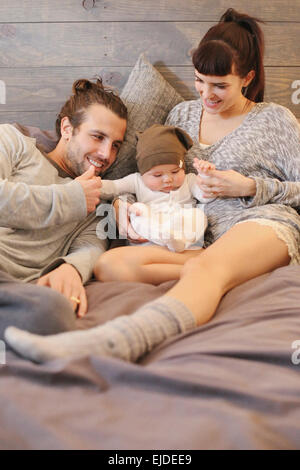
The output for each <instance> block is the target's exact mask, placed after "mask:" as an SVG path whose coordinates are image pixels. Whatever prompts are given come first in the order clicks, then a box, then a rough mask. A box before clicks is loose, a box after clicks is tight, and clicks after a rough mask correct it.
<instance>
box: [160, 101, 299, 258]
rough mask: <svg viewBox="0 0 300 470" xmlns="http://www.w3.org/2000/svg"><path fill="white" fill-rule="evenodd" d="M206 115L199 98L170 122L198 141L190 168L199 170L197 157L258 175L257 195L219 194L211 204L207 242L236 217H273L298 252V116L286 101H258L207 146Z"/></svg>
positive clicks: (219, 166)
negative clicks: (202, 137)
mask: <svg viewBox="0 0 300 470" xmlns="http://www.w3.org/2000/svg"><path fill="white" fill-rule="evenodd" d="M201 115H202V104H201V101H200V100H193V101H186V102H184V103H180V104H178V105H177V106H176V107H175V108H174V109H173V110H172V111H171V112H170V114H169V116H168V118H167V121H166V124H167V125H172V126H178V127H181V128H182V129H184V130H185V131H186V132H187V133H188V134H189V135H190V136H191V137H192V139H193V141H194V145H193V147H192V149H191V150H190V151H189V152H188V154H187V171H195V170H194V169H193V166H192V162H193V158H194V157H198V158H200V159H203V160H209V161H211V162H213V163H214V164H215V165H216V168H217V169H218V170H229V169H232V170H236V171H237V172H239V173H241V174H243V175H245V176H251V177H253V178H254V179H255V181H256V187H257V191H256V195H255V197H249V198H217V199H215V200H214V201H212V202H210V203H208V204H206V206H205V212H206V215H207V216H208V222H209V227H208V230H207V233H206V242H207V244H210V243H212V242H213V241H214V240H216V239H217V238H218V237H220V236H221V235H222V234H224V233H225V232H226V231H227V230H228V229H229V228H230V227H232V226H233V225H234V224H236V223H237V222H240V221H243V220H249V219H264V220H266V219H268V220H269V221H274V222H278V223H280V224H281V227H282V228H283V229H284V227H285V228H286V229H287V231H288V232H289V234H290V235H289V236H292V237H293V238H294V242H295V243H294V246H297V247H298V248H297V249H298V251H299V243H300V236H299V234H300V217H299V215H298V213H297V211H299V209H300V127H299V124H298V122H297V120H296V118H295V117H294V115H293V114H292V113H291V112H290V111H289V110H288V109H286V108H284V107H283V106H279V105H276V104H274V103H258V104H256V105H255V106H254V107H253V108H252V110H251V111H250V112H249V114H248V115H247V116H246V118H245V120H244V121H243V123H242V124H241V125H240V126H239V127H238V128H237V129H235V130H234V131H233V132H232V133H230V134H229V135H227V136H226V137H224V138H223V139H221V140H219V141H218V142H216V143H215V144H213V145H211V146H209V147H207V148H205V149H202V148H201V147H200V145H199V124H200V120H201ZM283 231H284V230H283ZM291 234H292V235H291ZM283 238H284V236H283Z"/></svg>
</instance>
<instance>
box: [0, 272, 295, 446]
mask: <svg viewBox="0 0 300 470" xmlns="http://www.w3.org/2000/svg"><path fill="white" fill-rule="evenodd" d="M171 285H172V283H165V284H162V285H161V286H159V287H153V286H149V285H145V284H137V283H118V282H111V283H105V285H104V284H100V283H91V284H90V285H89V286H88V296H89V306H90V310H89V314H88V315H87V317H86V318H85V319H84V320H81V321H80V323H78V326H79V327H80V328H87V327H91V326H94V325H95V324H99V323H101V322H104V321H107V320H109V319H112V318H114V317H116V316H118V315H121V314H129V313H131V312H132V311H134V310H136V308H138V307H139V306H140V305H142V304H143V303H145V302H147V301H150V300H152V299H154V298H156V297H157V296H158V295H161V294H163V293H164V292H165V291H166V290H167V289H168V288H169V287H170V286H171ZM296 340H300V267H299V266H288V267H285V268H280V269H278V270H276V271H275V272H273V273H271V274H270V275H264V276H261V277H259V278H257V279H254V280H252V281H249V282H247V283H246V284H244V285H242V286H239V287H237V288H235V289H234V290H232V291H231V292H229V293H228V294H227V295H226V296H225V297H224V298H223V300H222V302H221V304H220V306H219V308H218V310H217V313H216V315H215V317H214V318H213V320H212V321H211V322H210V323H209V324H208V325H205V326H202V327H199V328H197V329H196V330H195V331H193V332H191V333H188V334H184V335H182V336H180V337H177V338H173V339H171V340H169V341H167V342H166V343H164V344H163V345H161V346H160V347H158V348H156V349H155V350H154V351H153V352H152V353H150V354H149V355H148V356H146V357H145V358H144V359H143V360H141V361H140V363H139V364H129V363H125V362H122V361H119V360H116V359H110V358H101V357H95V356H91V357H87V358H84V359H81V360H57V361H53V362H49V363H47V364H45V365H36V364H33V363H31V362H28V361H25V360H23V359H22V358H20V357H17V356H16V355H15V354H13V353H12V352H10V351H8V352H7V364H6V365H5V366H0V424H1V426H0V448H1V449H103V450H104V449H115V450H118V449H119V450H121V449H128V450H130V449H299V448H300V364H299V365H297V364H293V363H292V360H291V358H292V354H293V353H295V354H296V353H297V351H295V350H294V349H293V348H292V343H293V342H294V341H296ZM299 358H300V352H299Z"/></svg>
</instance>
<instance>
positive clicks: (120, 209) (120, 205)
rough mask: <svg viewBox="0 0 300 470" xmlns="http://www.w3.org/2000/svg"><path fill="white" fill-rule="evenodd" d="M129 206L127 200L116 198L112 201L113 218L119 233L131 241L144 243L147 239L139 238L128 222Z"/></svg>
mask: <svg viewBox="0 0 300 470" xmlns="http://www.w3.org/2000/svg"><path fill="white" fill-rule="evenodd" d="M130 206H131V204H129V203H128V202H124V201H122V200H121V199H117V200H116V201H115V202H114V209H115V219H116V223H117V226H118V230H119V234H120V235H122V236H123V237H126V238H127V239H128V240H129V241H131V242H133V243H137V244H138V243H144V242H147V241H148V240H145V239H144V238H141V237H140V235H138V234H137V233H136V232H135V231H134V230H133V228H132V225H131V223H130Z"/></svg>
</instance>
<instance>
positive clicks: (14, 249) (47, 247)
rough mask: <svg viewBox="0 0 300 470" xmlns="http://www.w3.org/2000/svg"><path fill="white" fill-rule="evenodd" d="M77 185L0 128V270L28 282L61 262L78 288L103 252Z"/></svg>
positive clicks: (25, 141)
mask: <svg viewBox="0 0 300 470" xmlns="http://www.w3.org/2000/svg"><path fill="white" fill-rule="evenodd" d="M99 220H100V219H99V218H98V217H96V215H95V213H93V214H90V215H89V216H87V209H86V203H85V197H84V192H83V190H82V187H81V185H80V184H79V183H78V182H77V181H75V180H72V179H71V178H70V177H65V174H64V173H63V171H62V170H61V171H60V169H59V167H56V165H54V164H53V163H52V162H51V160H49V159H47V158H46V157H45V156H44V155H43V154H42V153H41V152H40V151H39V150H38V149H37V147H36V145H35V139H32V138H29V137H25V136H24V135H23V134H21V133H20V132H19V131H18V130H17V129H16V128H15V127H13V126H11V125H10V124H3V125H0V269H1V270H2V271H6V272H8V273H9V274H11V275H12V276H14V277H16V278H18V279H20V280H24V281H29V280H32V279H35V278H37V277H39V276H41V275H42V274H45V273H47V272H49V271H51V270H52V269H54V268H55V267H57V266H59V265H60V264H61V263H63V262H67V263H70V264H72V265H73V266H74V267H75V268H76V269H77V270H78V272H79V273H80V275H81V277H82V280H83V282H86V281H87V280H88V279H89V278H90V277H91V274H92V268H93V265H94V263H95V260H96V259H97V257H98V256H99V255H100V254H101V253H102V252H103V251H105V249H106V248H107V242H106V240H99V239H98V237H97V236H96V226H97V223H98V222H99Z"/></svg>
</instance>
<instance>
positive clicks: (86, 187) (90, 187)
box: [75, 165, 102, 214]
mask: <svg viewBox="0 0 300 470" xmlns="http://www.w3.org/2000/svg"><path fill="white" fill-rule="evenodd" d="M75 179H76V181H78V183H80V184H81V186H82V189H83V191H84V195H85V201H86V207H87V213H88V214H90V213H91V212H94V210H95V209H96V206H97V205H98V204H99V202H100V188H101V186H102V183H101V178H100V177H99V176H95V167H94V166H93V165H91V166H90V167H89V169H88V170H87V171H86V172H85V173H83V174H82V175H80V176H77V178H75Z"/></svg>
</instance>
